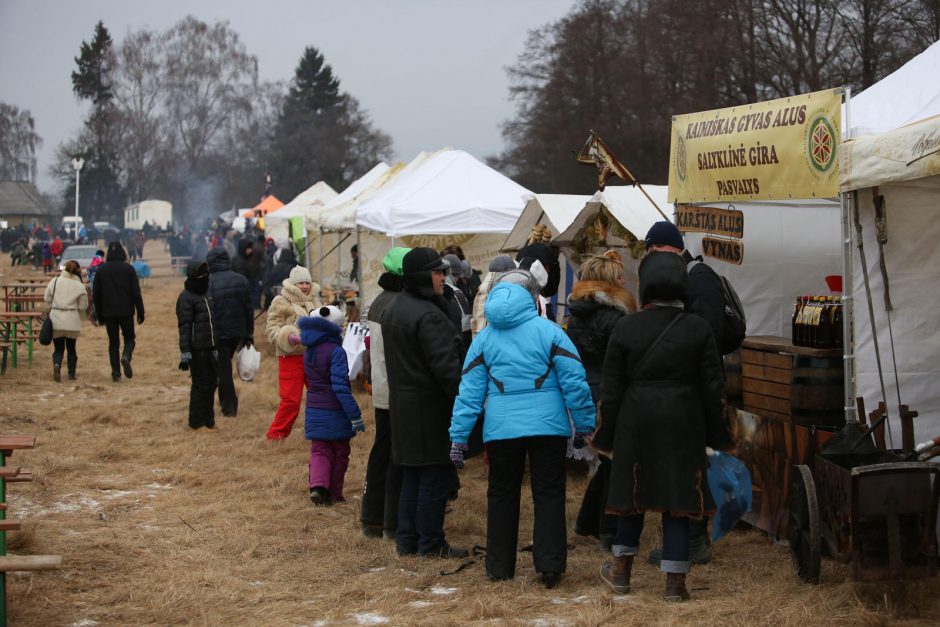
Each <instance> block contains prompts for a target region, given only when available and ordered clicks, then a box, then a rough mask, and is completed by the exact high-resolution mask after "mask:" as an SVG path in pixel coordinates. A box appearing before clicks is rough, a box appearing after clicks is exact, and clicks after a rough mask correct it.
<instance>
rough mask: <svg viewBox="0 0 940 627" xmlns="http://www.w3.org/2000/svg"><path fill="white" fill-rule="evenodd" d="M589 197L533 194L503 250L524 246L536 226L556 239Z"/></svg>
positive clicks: (575, 216)
mask: <svg viewBox="0 0 940 627" xmlns="http://www.w3.org/2000/svg"><path fill="white" fill-rule="evenodd" d="M590 199H591V197H590V196H578V195H575V194H533V195H532V196H531V197H530V198H529V199H528V200H527V201H526V204H525V208H523V210H522V214H521V215H520V216H519V219H518V220H517V221H516V225H515V226H514V227H513V228H512V232H510V233H509V235H508V236H507V237H506V241H505V242H504V243H503V249H504V250H518V249H519V248H522V247H523V246H525V243H526V241H527V240H528V238H529V234H530V233H531V232H532V227H533V226H535V225H536V224H544V225H545V226H547V227H548V228H549V230H550V231H551V232H552V237H553V238H554V237H558V236H559V235H561V233H562V232H563V231H564V230H565V229H567V228H568V227H569V226H570V225H571V223H572V222H574V219H575V218H577V217H578V214H579V213H580V212H581V209H583V208H584V205H585V204H586V203H587V202H588V201H589V200H590Z"/></svg>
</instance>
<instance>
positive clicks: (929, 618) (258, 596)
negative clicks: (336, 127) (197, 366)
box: [0, 243, 940, 627]
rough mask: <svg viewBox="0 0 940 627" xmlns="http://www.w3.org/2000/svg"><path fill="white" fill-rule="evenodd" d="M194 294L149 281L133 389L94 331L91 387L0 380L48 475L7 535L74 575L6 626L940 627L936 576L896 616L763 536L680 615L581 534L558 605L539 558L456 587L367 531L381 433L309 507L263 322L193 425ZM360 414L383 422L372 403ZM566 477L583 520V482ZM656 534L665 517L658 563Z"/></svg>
mask: <svg viewBox="0 0 940 627" xmlns="http://www.w3.org/2000/svg"><path fill="white" fill-rule="evenodd" d="M150 246H154V244H152V243H151V244H148V247H150ZM151 250H153V249H151V248H148V252H149V253H150V256H153V257H157V256H163V255H165V253H163V252H162V251H160V252H159V255H157V254H156V253H154V252H151ZM7 263H8V260H7V259H6V258H3V260H2V265H3V267H2V268H0V271H2V272H3V275H2V276H0V281H7V280H9V279H10V278H11V277H12V276H13V275H14V274H20V273H24V274H28V275H31V276H35V275H36V274H38V273H34V272H33V271H30V270H20V269H16V272H11V269H9V268H8V267H7V266H6V264H7ZM181 285H182V280H181V279H179V278H176V277H164V278H153V279H150V280H148V281H147V282H146V284H145V285H144V287H143V292H144V300H145V304H146V309H147V320H146V323H145V324H144V325H143V326H142V327H140V328H139V329H138V344H137V351H136V353H135V355H134V378H133V379H131V380H124V381H122V382H121V383H112V382H111V380H110V368H109V365H108V360H107V337H106V334H105V331H104V329H103V328H100V327H92V326H91V325H90V324H87V325H86V326H85V328H84V330H83V332H82V335H81V337H80V338H79V340H78V351H79V365H78V380H77V381H75V382H66V381H63V382H62V383H60V384H56V383H54V382H53V381H52V373H51V357H50V354H51V348H42V347H41V348H38V349H37V351H36V355H35V361H34V364H33V366H32V368H28V367H25V365H23V366H21V367H20V368H18V369H16V370H12V369H11V370H8V372H7V374H6V375H5V376H3V377H0V432H2V433H4V434H33V435H36V437H37V442H38V445H37V447H36V449H34V450H32V451H25V452H18V453H16V454H15V456H14V457H13V459H12V462H13V463H16V464H17V465H22V466H25V467H29V468H31V469H32V470H33V473H34V476H35V481H34V482H33V483H25V484H24V483H20V484H13V485H12V486H11V487H10V489H9V503H10V510H9V511H8V517H10V518H18V519H23V520H25V521H26V522H25V524H24V529H23V530H22V531H19V532H12V533H10V534H8V538H9V546H10V551H11V552H15V553H22V554H45V553H54V554H60V555H62V556H64V558H65V566H64V568H63V569H62V570H61V571H57V572H45V573H36V574H12V575H9V576H8V577H7V581H8V599H9V602H8V604H9V618H10V624H11V625H81V626H83V627H88V626H92V625H166V624H192V623H195V624H210V625H311V624H314V625H326V624H383V623H390V624H411V623H415V624H417V623H423V624H433V625H446V624H467V623H477V622H488V623H489V622H494V623H496V624H520V625H566V624H567V625H573V624H601V623H606V624H625V623H636V624H647V623H656V622H669V623H686V624H700V623H720V624H766V623H771V624H814V625H815V624H839V625H845V624H858V623H866V624H882V623H885V622H893V623H897V624H936V619H935V617H936V616H938V615H940V586H938V583H937V581H936V580H931V581H929V582H921V583H916V584H912V585H908V586H906V588H905V594H904V596H903V597H902V598H901V599H899V600H895V601H893V603H894V605H892V606H891V607H887V608H886V606H885V603H886V601H885V599H886V598H888V597H886V596H885V594H886V593H887V592H889V590H888V588H886V587H881V586H859V585H856V584H853V583H851V581H850V572H849V570H848V569H847V568H845V567H843V566H840V565H836V564H834V563H832V562H830V561H825V562H824V567H823V585H821V586H819V587H812V586H806V585H804V584H802V583H801V582H800V581H799V580H798V579H797V577H796V575H795V574H794V568H793V566H792V564H791V561H790V555H789V552H788V550H787V549H786V548H783V547H781V546H778V545H774V544H773V543H772V542H770V541H769V540H768V539H767V538H766V537H765V536H763V535H762V534H760V533H754V532H750V533H736V534H734V535H733V536H732V537H730V538H728V539H726V540H723V541H721V542H720V543H719V544H717V545H716V546H715V559H714V561H713V562H712V564H710V565H708V566H704V567H698V568H695V569H694V570H693V573H692V575H691V577H690V582H689V583H690V588H691V591H692V595H693V599H694V601H693V602H691V603H686V604H680V605H667V604H665V603H664V602H662V601H660V599H659V595H660V593H661V588H662V585H663V577H662V575H661V573H659V572H658V570H656V569H654V568H653V567H652V566H649V565H646V564H645V563H644V564H640V565H639V567H638V572H636V573H635V575H634V593H633V594H632V595H629V596H625V597H617V596H613V595H611V594H609V593H608V591H607V590H606V589H605V588H604V587H602V586H601V584H600V582H599V578H598V576H597V574H596V573H597V570H598V568H599V566H600V564H601V563H602V562H603V560H604V556H603V555H602V554H601V553H600V552H598V550H597V549H596V548H595V546H594V543H593V541H590V540H588V539H584V538H579V537H577V536H574V535H572V542H573V545H574V548H573V550H571V551H570V553H569V560H568V574H567V575H566V576H565V578H564V579H563V581H562V584H561V586H560V587H559V588H558V589H555V590H550V591H549V590H544V589H543V588H542V587H541V586H540V585H539V584H538V583H537V579H536V574H535V572H534V570H533V568H532V562H531V555H530V554H528V553H521V554H520V557H519V565H518V568H517V576H516V579H515V580H514V581H512V582H504V583H491V582H489V581H487V580H486V577H485V576H484V574H483V568H482V563H481V562H480V561H479V560H478V561H477V563H475V564H473V565H471V566H470V567H468V568H466V569H464V570H463V571H461V572H460V573H458V574H456V575H451V576H441V575H440V574H439V571H440V570H441V569H442V568H447V569H452V568H453V567H455V566H456V565H457V564H454V563H452V562H438V561H426V560H420V559H417V558H409V559H399V558H397V557H396V556H395V552H394V546H393V544H392V543H389V542H386V541H382V540H374V539H366V538H363V537H362V536H361V535H360V533H359V529H358V524H357V523H358V513H359V495H360V494H361V490H362V478H363V475H364V470H365V460H366V457H367V455H368V448H369V446H370V445H371V441H372V436H373V433H372V425H371V422H370V421H369V420H367V424H369V431H368V432H367V433H366V434H365V436H360V437H357V438H355V440H354V441H353V453H352V460H351V465H350V469H349V473H348V475H347V488H346V489H347V498H348V502H347V503H345V504H342V505H337V506H333V507H330V508H314V507H313V506H312V505H311V504H310V502H309V500H308V498H307V488H306V483H305V482H306V468H307V466H306V465H307V457H308V450H309V444H308V443H307V442H306V441H305V440H304V439H303V437H302V431H301V430H298V429H297V428H295V432H294V434H293V435H291V437H290V438H288V439H287V440H286V441H284V442H282V443H277V444H269V443H267V442H265V440H264V432H265V429H266V428H267V425H268V423H269V421H270V419H271V418H272V416H273V413H274V408H275V406H276V404H277V373H276V364H275V360H274V358H273V353H272V351H271V349H270V347H268V346H267V345H266V342H264V341H263V334H262V332H261V330H260V329H261V326H260V325H261V323H263V318H262V319H261V320H259V321H258V324H259V327H258V331H256V333H255V338H256V340H257V341H258V344H259V347H260V348H261V350H262V351H263V352H264V357H263V358H262V370H261V372H260V373H259V376H258V378H257V380H256V381H255V382H252V383H250V384H246V383H241V382H239V383H238V392H239V396H240V399H241V401H240V409H239V411H240V413H239V416H238V417H237V418H234V419H232V418H221V417H218V418H217V421H218V424H219V429H218V430H217V432H215V433H206V432H200V433H192V432H190V431H189V429H188V428H187V427H186V406H187V398H188V389H189V387H188V379H187V378H186V376H185V374H184V373H181V372H179V371H178V370H177V361H178V356H179V350H178V343H177V332H176V326H175V325H176V319H175V314H174V309H173V307H174V303H175V300H176V296H177V294H178V293H179V290H180V289H181ZM359 400H360V404H361V406H362V407H363V410H364V411H363V414H364V416H368V417H370V418H371V404H370V401H369V399H368V397H366V396H364V395H361V394H360V395H359ZM301 420H302V419H301ZM569 477H570V481H569V489H568V520H569V525H570V524H573V520H574V516H575V514H576V512H577V507H578V503H579V500H580V496H581V494H582V493H583V490H584V487H585V484H586V482H585V479H584V478H583V477H582V476H579V475H576V474H569ZM461 479H462V481H463V486H464V489H463V490H462V491H461V496H460V499H459V500H458V501H457V502H456V503H455V504H454V507H453V512H452V513H451V514H450V515H449V516H448V522H447V527H448V536H449V538H450V539H451V541H452V542H453V543H455V544H458V545H464V546H467V545H473V544H481V545H482V544H485V512H486V481H485V469H484V468H483V465H482V462H481V461H480V460H478V459H477V460H472V461H471V462H469V463H468V465H467V468H466V470H465V471H464V472H463V473H462V475H461ZM528 499H529V496H528V493H527V492H526V494H524V496H523V503H524V505H523V510H524V511H523V514H522V519H523V528H522V530H521V532H520V538H521V540H522V541H521V542H520V544H526V543H527V540H526V538H529V537H531V526H530V521H531V516H532V513H531V504H530V503H528V502H527V500H528ZM656 532H657V525H655V524H654V521H653V519H652V517H650V518H649V522H648V530H647V532H646V534H645V536H644V541H643V542H644V549H647V548H649V547H650V544H651V542H653V541H654V535H655V534H656ZM888 603H889V605H891V604H892V601H890V600H889V601H888Z"/></svg>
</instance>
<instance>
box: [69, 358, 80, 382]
mask: <svg viewBox="0 0 940 627" xmlns="http://www.w3.org/2000/svg"><path fill="white" fill-rule="evenodd" d="M67 363H68V367H69V381H74V380H75V368H76V366H78V357H77V356H73V355H69V356H68V360H67Z"/></svg>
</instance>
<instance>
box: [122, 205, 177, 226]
mask: <svg viewBox="0 0 940 627" xmlns="http://www.w3.org/2000/svg"><path fill="white" fill-rule="evenodd" d="M144 222H149V223H150V224H151V225H153V226H158V227H160V228H161V229H162V228H163V227H165V226H166V225H167V223H170V222H173V205H171V204H170V203H168V202H167V201H165V200H144V201H141V202H138V203H134V204H133V205H129V206H128V207H127V208H126V209H124V228H125V229H134V230H137V229H142V228H144Z"/></svg>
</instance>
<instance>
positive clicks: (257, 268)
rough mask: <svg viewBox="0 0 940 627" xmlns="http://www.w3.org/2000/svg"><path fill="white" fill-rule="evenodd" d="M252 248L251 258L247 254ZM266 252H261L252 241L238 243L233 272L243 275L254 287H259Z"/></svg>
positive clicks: (232, 262) (232, 263)
mask: <svg viewBox="0 0 940 627" xmlns="http://www.w3.org/2000/svg"><path fill="white" fill-rule="evenodd" d="M249 248H251V256H250V257H249V256H248V255H247V254H246V253H247V251H248V249H249ZM263 256H264V251H259V250H258V249H257V248H256V247H255V243H254V242H253V241H251V240H250V239H243V240H240V241H239V242H238V253H237V254H236V255H235V258H234V259H231V260H230V262H231V265H232V271H233V272H237V273H238V274H240V275H242V276H243V277H245V278H246V279H248V282H249V283H251V284H252V285H257V284H258V281H259V280H260V279H261V271H262V265H263V261H264V260H263V259H262V257H263Z"/></svg>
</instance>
